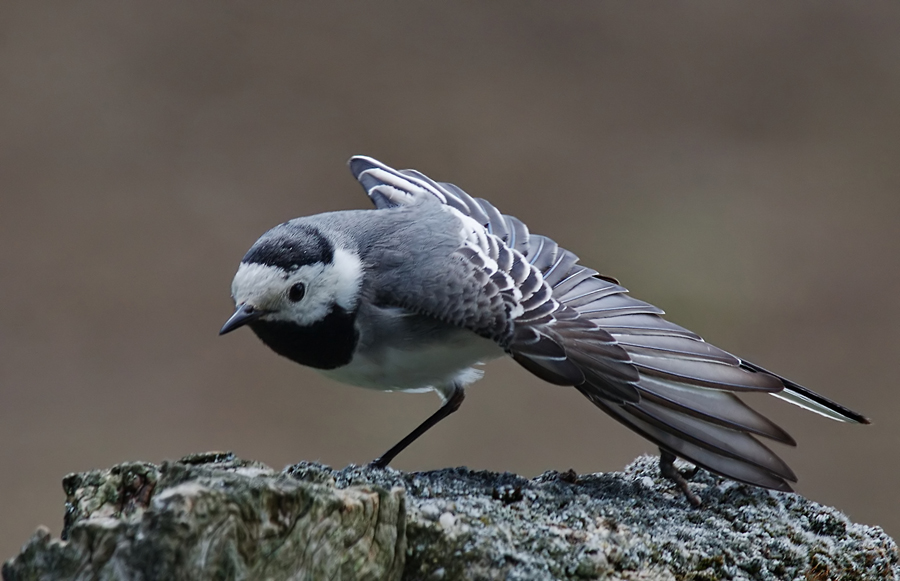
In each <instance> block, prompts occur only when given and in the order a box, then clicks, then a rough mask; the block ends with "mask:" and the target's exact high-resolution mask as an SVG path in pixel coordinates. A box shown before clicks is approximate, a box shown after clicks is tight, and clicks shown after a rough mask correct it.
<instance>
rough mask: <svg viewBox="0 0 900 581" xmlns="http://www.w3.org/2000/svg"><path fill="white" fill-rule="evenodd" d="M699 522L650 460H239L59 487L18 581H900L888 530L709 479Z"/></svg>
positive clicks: (196, 462)
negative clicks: (59, 524)
mask: <svg viewBox="0 0 900 581" xmlns="http://www.w3.org/2000/svg"><path fill="white" fill-rule="evenodd" d="M691 487H692V489H693V490H694V491H695V492H696V493H698V494H699V495H700V496H701V498H702V499H703V501H704V506H703V507H701V508H699V509H694V508H692V507H691V506H690V505H689V504H688V503H687V501H686V500H685V499H684V498H683V496H682V495H681V494H680V492H678V491H677V490H675V489H674V487H673V486H672V485H671V484H670V483H669V482H668V481H666V480H662V479H660V478H659V473H658V470H657V467H656V459H655V458H651V457H643V458H639V459H638V460H637V461H635V462H634V463H633V464H632V465H630V466H629V467H628V468H626V470H625V471H624V472H622V473H613V474H594V475H583V476H578V475H576V474H574V473H572V472H569V473H556V472H549V473H546V474H543V475H541V476H539V477H537V478H535V479H533V480H527V479H524V478H521V477H519V476H516V475H513V474H495V473H490V472H472V471H469V470H466V469H465V468H457V469H447V470H439V471H435V472H427V473H403V472H398V471H394V470H390V469H388V470H384V471H379V470H371V469H368V468H359V467H352V466H351V467H349V468H345V469H343V470H332V469H331V468H328V467H326V466H322V465H319V464H314V463H301V464H297V465H295V466H290V467H288V468H287V469H285V470H284V471H283V472H281V473H277V472H275V471H273V470H271V469H270V468H268V467H266V466H263V465H261V464H258V463H253V462H244V461H240V460H237V459H235V458H234V457H233V456H231V455H230V454H203V455H197V456H192V457H188V458H185V459H182V460H180V461H178V462H174V463H165V464H163V465H162V466H154V465H152V464H147V463H129V464H121V465H118V466H115V467H113V468H112V469H110V470H104V471H93V472H88V473H84V474H75V475H70V476H68V477H66V479H65V481H64V488H65V490H66V494H67V503H66V516H65V527H64V529H63V539H65V540H52V539H51V538H50V534H49V532H48V531H47V530H46V529H40V530H38V532H37V533H36V534H35V535H34V536H33V537H32V538H31V540H29V542H28V544H26V546H25V547H24V548H23V550H22V552H21V553H20V554H19V555H18V556H17V557H15V558H14V559H11V560H10V561H8V562H7V563H6V564H5V565H4V567H3V578H4V579H6V580H8V581H13V580H20V579H47V580H50V579H142V580H143V579H147V580H149V579H192V580H194V579H196V580H202V579H273V580H275V579H341V580H350V579H401V578H402V579H410V580H413V579H416V580H418V579H445V580H448V579H511V580H515V579H695V580H705V579H708V580H717V579H814V580H825V579H900V567H898V561H900V553H898V549H897V546H896V544H895V543H894V542H893V541H892V540H891V539H890V538H889V537H888V536H887V535H885V534H884V532H883V531H882V530H881V529H880V528H878V527H868V526H864V525H858V524H853V523H851V522H850V521H849V520H848V519H847V517H846V516H844V515H843V514H841V513H840V512H838V511H836V510H834V509H832V508H828V507H824V506H821V505H818V504H816V503H814V502H811V501H809V500H806V499H804V498H803V497H801V496H799V495H796V494H785V493H775V492H770V491H766V490H761V489H757V488H752V487H747V486H743V485H739V484H736V483H734V482H731V481H726V480H722V479H719V478H716V477H714V476H711V475H709V474H708V473H704V472H701V473H700V474H698V475H697V476H696V477H695V478H694V479H693V481H692V483H691Z"/></svg>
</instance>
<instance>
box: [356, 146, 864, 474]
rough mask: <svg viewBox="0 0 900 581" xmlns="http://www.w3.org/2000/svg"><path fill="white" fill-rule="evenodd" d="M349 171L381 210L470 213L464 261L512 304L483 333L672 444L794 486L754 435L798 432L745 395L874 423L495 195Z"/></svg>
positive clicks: (403, 174)
mask: <svg viewBox="0 0 900 581" xmlns="http://www.w3.org/2000/svg"><path fill="white" fill-rule="evenodd" d="M350 168H351V170H352V171H353V174H354V175H355V176H356V178H357V179H358V180H359V181H360V183H361V184H362V185H363V187H364V188H365V189H366V192H367V193H368V194H369V197H370V198H371V199H372V201H373V202H374V203H375V206H376V207H377V208H390V207H395V206H403V205H409V204H414V203H417V201H419V200H421V199H422V198H431V199H437V200H438V201H439V202H440V203H441V204H443V205H445V206H447V207H448V208H452V209H453V211H454V212H456V213H458V214H459V215H461V216H464V217H466V218H468V219H469V220H470V221H471V224H470V226H469V230H470V231H471V232H470V235H469V236H468V238H467V240H466V243H465V245H464V246H463V247H462V248H460V250H459V251H458V253H459V258H460V260H461V261H464V262H465V263H467V265H468V268H470V269H472V270H473V271H477V272H481V273H482V274H481V275H478V276H477V277H476V278H477V279H478V281H479V284H480V285H481V288H482V289H485V290H483V292H484V293H485V294H486V295H487V296H489V297H491V298H492V299H493V300H495V301H496V303H497V304H498V305H500V304H502V305H503V309H502V312H503V314H502V316H499V317H497V319H496V321H495V325H494V327H492V329H491V332H490V333H485V332H484V329H482V332H481V334H483V335H485V336H491V338H493V339H495V340H497V341H498V343H500V344H501V345H502V346H503V347H504V348H505V349H506V350H507V351H508V352H509V353H510V355H512V357H513V358H514V359H515V360H516V361H517V362H518V363H519V364H521V365H522V366H523V367H525V368H526V369H528V370H529V371H531V372H532V373H534V374H535V375H537V376H538V377H541V378H542V379H545V380H547V381H549V382H551V383H555V384H558V385H572V386H574V387H576V389H578V390H579V391H580V392H581V393H582V394H584V395H585V396H586V397H587V398H588V399H589V400H590V401H592V402H593V403H594V404H595V405H597V406H598V407H599V408H601V409H602V410H604V411H605V412H607V413H608V414H609V415H611V416H612V417H613V418H615V419H616V420H618V421H619V422H621V423H623V424H625V425H626V426H628V427H630V428H631V429H633V430H634V431H636V432H638V433H640V434H641V435H643V436H644V437H646V438H648V439H649V440H651V441H653V442H654V443H656V444H657V445H659V446H660V447H661V448H663V449H666V450H669V451H671V452H672V453H674V454H676V455H678V456H680V457H682V458H685V459H687V460H689V461H691V462H693V463H695V464H697V465H700V466H703V467H704V468H707V469H709V470H711V471H713V472H717V473H720V474H722V475H724V476H727V477H729V478H733V479H735V480H739V481H742V482H748V483H751V484H755V485H758V486H764V487H767V488H774V489H779V490H790V486H789V484H788V481H796V476H795V475H794V473H793V472H792V471H791V469H790V468H789V467H788V466H787V465H786V464H785V463H784V461H782V460H781V459H780V458H779V457H778V456H777V455H775V454H774V453H773V452H772V451H771V450H770V449H769V448H768V447H766V446H765V445H763V444H762V443H761V442H760V441H759V440H758V439H757V437H756V436H762V437H765V438H768V439H771V440H775V441H777V442H782V443H784V444H788V445H794V444H795V442H794V440H793V439H792V438H791V437H790V436H789V435H788V434H787V433H786V432H785V431H784V430H782V429H781V428H780V427H778V426H776V425H775V424H774V423H773V422H771V421H770V420H768V419H767V418H765V417H764V416H762V415H761V414H759V413H757V412H756V411H754V410H753V409H751V408H750V407H748V406H747V405H746V404H744V403H743V402H742V401H741V400H740V399H739V398H738V397H737V396H736V393H738V392H764V393H770V394H772V395H775V396H776V397H780V398H782V399H785V400H787V401H790V402H792V403H795V404H797V405H800V406H801V407H804V408H806V409H809V410H811V411H814V412H816V413H819V414H822V415H825V416H827V417H831V418H833V419H837V420H841V421H847V422H858V423H868V420H866V418H864V417H863V416H861V415H859V414H857V413H856V412H853V411H851V410H849V409H847V408H845V407H843V406H841V405H839V404H837V403H835V402H832V401H830V400H828V399H827V398H824V397H823V396H820V395H818V394H816V393H814V392H812V391H810V390H808V389H806V388H804V387H802V386H799V385H797V384H795V383H793V382H790V381H788V380H786V379H784V378H782V377H779V376H777V375H775V374H773V373H770V372H768V371H766V370H765V369H763V368H761V367H758V366H755V365H753V364H751V363H749V362H745V361H742V360H741V359H739V358H737V357H735V356H733V355H731V354H729V353H726V352H725V351H722V350H721V349H718V348H717V347H714V346H712V345H710V344H709V343H706V342H705V341H703V339H702V338H700V337H699V336H698V335H696V334H695V333H692V332H691V331H688V330H687V329H684V328H683V327H680V326H678V325H675V324H674V323H671V322H669V321H667V320H665V319H663V318H662V317H661V315H662V314H663V311H662V310H660V309H659V308H657V307H655V306H653V305H650V304H648V303H645V302H643V301H640V300H637V299H634V298H632V297H630V296H629V295H628V294H627V293H628V291H627V290H626V289H625V288H624V287H622V286H620V285H619V284H618V282H617V281H614V280H613V279H610V278H608V277H603V276H601V275H600V274H599V273H598V272H597V271H595V270H593V269H590V268H587V267H585V266H583V265H580V264H579V263H578V257H577V256H575V255H574V254H573V253H572V252H569V251H568V250H565V249H563V248H560V247H559V246H558V245H557V244H556V243H555V242H554V241H553V240H551V239H549V238H546V237H544V236H538V235H533V234H530V233H529V232H528V229H527V227H526V226H525V225H524V224H523V223H522V222H520V221H519V220H517V219H516V218H514V217H512V216H507V215H503V214H500V212H499V211H497V209H496V208H494V206H493V205H491V204H490V203H489V202H487V201H486V200H483V199H475V198H472V197H471V196H469V195H468V194H466V193H465V192H464V191H462V190H461V189H460V188H458V187H456V186H454V185H452V184H447V183H439V182H435V181H433V180H431V179H429V178H428V177H426V176H424V175H423V174H421V173H419V172H416V171H413V170H399V171H398V170H395V169H392V168H390V167H388V166H386V165H384V164H382V163H380V162H378V161H375V160H374V159H371V158H368V157H362V156H358V157H354V158H352V159H351V160H350ZM463 302H466V301H463ZM468 302H469V303H471V301H468ZM494 312H498V313H499V312H500V310H499V309H498V310H495V311H494ZM460 323H461V326H466V327H467V328H472V327H471V325H467V323H466V320H463V321H461V322H460V321H457V324H460Z"/></svg>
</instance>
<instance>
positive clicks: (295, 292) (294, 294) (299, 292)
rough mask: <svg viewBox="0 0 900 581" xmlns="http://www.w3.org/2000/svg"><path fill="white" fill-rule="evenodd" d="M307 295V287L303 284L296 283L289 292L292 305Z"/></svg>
mask: <svg viewBox="0 0 900 581" xmlns="http://www.w3.org/2000/svg"><path fill="white" fill-rule="evenodd" d="M305 294H306V286H305V285H304V284H303V283H302V282H295V283H294V284H293V285H292V286H291V290H289V291H288V298H289V299H291V302H292V303H296V302H297V301H299V300H300V299H302V298H303V295H305Z"/></svg>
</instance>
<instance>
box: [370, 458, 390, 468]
mask: <svg viewBox="0 0 900 581" xmlns="http://www.w3.org/2000/svg"><path fill="white" fill-rule="evenodd" d="M388 462H390V459H389V458H387V459H386V458H384V457H382V456H379V457H378V458H375V459H374V460H372V461H371V462H369V464H368V468H374V469H376V470H384V469H385V468H387V465H388Z"/></svg>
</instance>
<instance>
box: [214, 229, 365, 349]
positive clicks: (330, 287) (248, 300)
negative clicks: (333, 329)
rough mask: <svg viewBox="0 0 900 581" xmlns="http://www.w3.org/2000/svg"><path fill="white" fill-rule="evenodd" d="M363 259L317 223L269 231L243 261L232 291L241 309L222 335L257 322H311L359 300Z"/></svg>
mask: <svg viewBox="0 0 900 581" xmlns="http://www.w3.org/2000/svg"><path fill="white" fill-rule="evenodd" d="M362 276H363V269H362V262H361V261H360V259H359V255H358V254H357V253H356V252H355V251H354V250H352V249H347V248H343V247H342V246H340V245H338V244H336V243H335V241H334V240H332V239H331V238H330V237H329V236H327V235H326V234H325V233H323V232H322V231H321V230H319V229H318V228H315V227H314V226H310V225H307V224H303V223H302V222H299V223H298V222H296V221H292V222H287V223H285V224H281V225H280V226H277V227H275V228H273V229H272V230H269V231H268V232H266V233H265V234H264V235H263V236H262V237H261V238H260V239H259V240H257V241H256V243H255V244H254V245H253V246H252V247H251V248H250V250H249V251H248V252H247V254H246V255H245V256H244V258H243V260H241V264H240V266H239V267H238V271H237V273H236V274H235V275H234V281H233V282H232V283H231V296H232V298H233V299H234V303H235V305H236V307H237V310H236V311H235V312H234V314H233V315H232V316H231V318H230V319H228V321H227V322H226V323H225V326H223V327H222V330H221V331H219V334H220V335H224V334H225V333H228V332H231V331H233V330H235V329H237V328H239V327H242V326H244V325H248V324H249V325H250V326H251V327H252V326H254V323H257V322H273V323H292V324H294V325H297V326H299V327H309V326H312V325H315V324H317V323H320V322H322V321H323V320H325V318H326V317H327V316H328V315H329V314H330V313H331V312H332V311H333V310H334V309H335V308H339V309H342V310H343V311H344V312H353V311H354V310H355V309H356V307H357V304H358V302H359V294H360V287H361V284H362Z"/></svg>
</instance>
